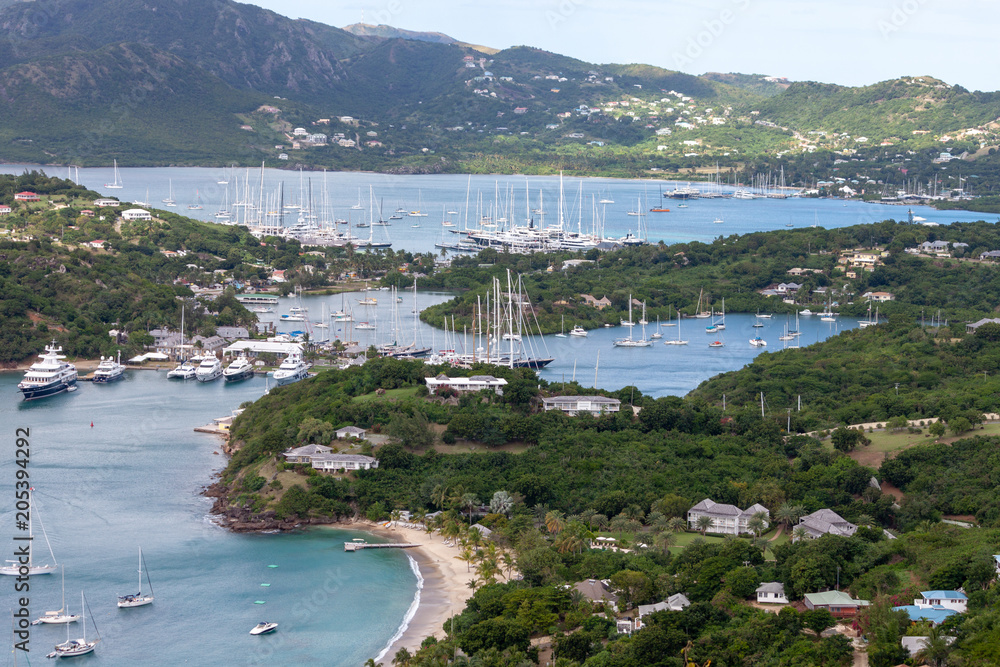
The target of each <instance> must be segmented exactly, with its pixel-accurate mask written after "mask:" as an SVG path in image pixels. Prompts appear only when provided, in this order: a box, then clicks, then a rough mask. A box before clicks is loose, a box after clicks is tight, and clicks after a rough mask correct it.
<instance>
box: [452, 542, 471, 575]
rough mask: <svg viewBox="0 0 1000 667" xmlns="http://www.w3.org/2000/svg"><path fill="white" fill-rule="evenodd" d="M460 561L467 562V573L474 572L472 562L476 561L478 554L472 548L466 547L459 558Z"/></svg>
mask: <svg viewBox="0 0 1000 667" xmlns="http://www.w3.org/2000/svg"><path fill="white" fill-rule="evenodd" d="M455 558H457V559H458V560H461V561H465V571H466V572H471V571H472V561H474V560H476V554H475V552H474V551H473V550H472V548H471V547H465V548H464V549H462V551H461V552H459V554H458V555H457V556H455Z"/></svg>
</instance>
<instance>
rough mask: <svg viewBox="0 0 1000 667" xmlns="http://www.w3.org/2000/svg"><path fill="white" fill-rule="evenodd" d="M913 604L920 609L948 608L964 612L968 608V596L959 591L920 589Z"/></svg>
mask: <svg viewBox="0 0 1000 667" xmlns="http://www.w3.org/2000/svg"><path fill="white" fill-rule="evenodd" d="M913 606H914V607H920V608H921V609H923V608H930V609H950V610H952V611H956V612H958V613H960V614H964V613H965V612H966V611H968V609H969V596H967V595H966V594H965V593H963V592H961V591H921V593H920V598H918V599H916V600H914V601H913Z"/></svg>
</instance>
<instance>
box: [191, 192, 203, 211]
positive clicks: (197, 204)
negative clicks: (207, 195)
mask: <svg viewBox="0 0 1000 667" xmlns="http://www.w3.org/2000/svg"><path fill="white" fill-rule="evenodd" d="M194 200H195V203H194V204H188V210H189V211H200V210H202V209H203V208H205V207H204V206H202V205H201V194H200V193H199V192H198V191H197V190H195V191H194Z"/></svg>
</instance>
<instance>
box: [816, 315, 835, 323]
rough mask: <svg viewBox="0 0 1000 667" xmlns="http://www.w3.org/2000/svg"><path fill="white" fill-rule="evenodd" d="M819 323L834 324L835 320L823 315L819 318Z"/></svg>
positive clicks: (832, 317)
mask: <svg viewBox="0 0 1000 667" xmlns="http://www.w3.org/2000/svg"><path fill="white" fill-rule="evenodd" d="M819 321H820V322H836V321H837V318H836V317H834V316H833V315H824V316H823V317H821V318H819Z"/></svg>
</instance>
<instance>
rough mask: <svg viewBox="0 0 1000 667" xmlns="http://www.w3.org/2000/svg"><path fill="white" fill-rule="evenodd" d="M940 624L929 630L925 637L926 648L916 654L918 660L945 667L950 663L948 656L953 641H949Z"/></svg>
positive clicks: (936, 666)
mask: <svg viewBox="0 0 1000 667" xmlns="http://www.w3.org/2000/svg"><path fill="white" fill-rule="evenodd" d="M949 639H950V637H947V636H946V635H945V634H944V632H942V631H941V627H940V626H934V627H932V628H931V629H930V630H929V631H928V632H927V638H926V639H924V648H922V649H920V651H919V652H918V653H917V655H916V656H914V657H915V658H916V659H917V660H918V661H922V662H926V663H930V664H932V665H933V666H934V667H943V665H946V664H948V656H949V655H950V654H951V650H952V649H951V643H950V642H949V641H948V640H949Z"/></svg>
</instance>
